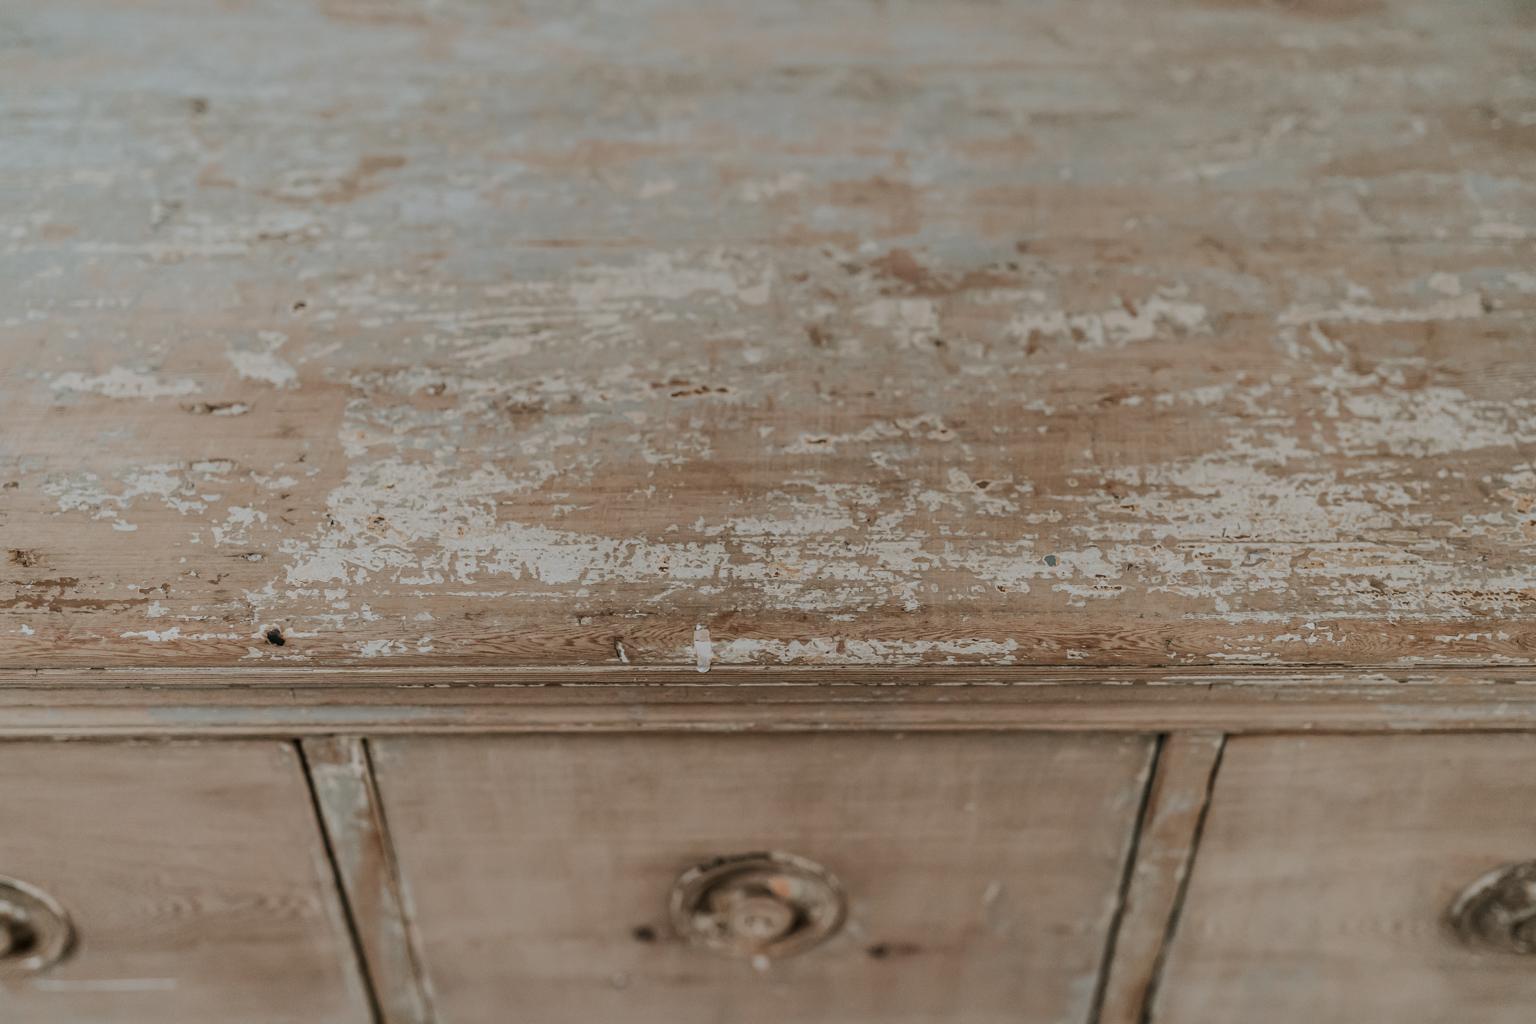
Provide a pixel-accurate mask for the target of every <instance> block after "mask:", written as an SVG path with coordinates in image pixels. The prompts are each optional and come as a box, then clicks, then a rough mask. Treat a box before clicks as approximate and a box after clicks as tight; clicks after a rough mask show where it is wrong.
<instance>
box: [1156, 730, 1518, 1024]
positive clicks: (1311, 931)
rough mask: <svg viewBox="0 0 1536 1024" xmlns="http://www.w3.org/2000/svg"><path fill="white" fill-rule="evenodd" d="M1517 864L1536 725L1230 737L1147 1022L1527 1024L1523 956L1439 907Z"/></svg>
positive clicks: (1445, 906) (1443, 906) (1214, 1023)
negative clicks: (1452, 922)
mask: <svg viewBox="0 0 1536 1024" xmlns="http://www.w3.org/2000/svg"><path fill="white" fill-rule="evenodd" d="M1531 858H1536V737H1533V736H1528V735H1507V734H1506V735H1481V736H1470V735H1462V736H1386V737H1366V736H1354V737H1330V738H1296V737H1269V738H1249V739H1237V740H1233V741H1231V742H1230V743H1229V745H1228V749H1227V752H1226V754H1225V756H1224V758H1223V762H1222V765H1221V769H1220V772H1219V774H1218V775H1217V780H1216V785H1215V789H1214V792H1213V794H1212V801H1211V806H1210V810H1209V813H1208V817H1207V822H1206V828H1205V833H1204V838H1203V840H1202V842H1201V845H1200V848H1199V851H1198V854H1197V857H1196V860H1195V864H1194V869H1193V874H1192V876H1191V879H1190V889H1189V893H1188V897H1187V899H1186V901H1185V905H1184V908H1183V911H1182V914H1181V915H1180V918H1179V924H1178V927H1177V930H1176V932H1175V935H1174V938H1173V945H1172V948H1171V951H1170V957H1169V961H1168V967H1167V970H1166V972H1165V975H1164V977H1163V979H1162V984H1161V987H1160V996H1159V998H1158V999H1157V1001H1156V1004H1155V1013H1154V1020H1155V1021H1159V1022H1165V1024H1207V1022H1210V1024H1217V1022H1227V1021H1244V1022H1246V1024H1261V1022H1275V1024H1281V1022H1284V1024H1293V1022H1295V1021H1307V1022H1308V1024H1333V1022H1337V1024H1360V1022H1362V1021H1392V1022H1393V1024H1420V1022H1421V1024H1445V1022H1449V1021H1476V1022H1478V1024H1506V1022H1507V1024H1516V1022H1521V1024H1524V1022H1528V1021H1530V1020H1531V1018H1532V1012H1533V1011H1532V1007H1533V1006H1536V960H1533V958H1532V957H1530V956H1520V955H1515V954H1513V953H1509V952H1499V951H1497V950H1494V949H1488V948H1478V947H1476V946H1474V945H1471V944H1469V943H1467V942H1466V941H1464V940H1462V939H1460V938H1459V937H1458V936H1457V934H1456V932H1455V931H1454V930H1453V929H1452V928H1451V927H1450V926H1449V925H1448V923H1447V909H1448V907H1449V906H1450V905H1451V904H1452V902H1453V901H1454V900H1455V899H1456V897H1457V895H1458V893H1459V892H1460V891H1461V890H1462V889H1463V888H1464V887H1465V886H1467V885H1468V884H1469V883H1471V882H1473V881H1474V880H1476V879H1478V878H1479V877H1480V876H1483V875H1484V874H1485V873H1486V872H1489V871H1490V870H1493V869H1496V868H1499V867H1500V866H1502V865H1506V864H1510V863H1513V862H1520V861H1524V860H1528V859H1531Z"/></svg>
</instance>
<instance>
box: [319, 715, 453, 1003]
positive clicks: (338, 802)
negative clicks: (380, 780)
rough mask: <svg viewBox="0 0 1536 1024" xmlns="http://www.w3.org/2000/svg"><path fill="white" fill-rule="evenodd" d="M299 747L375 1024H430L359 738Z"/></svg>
mask: <svg viewBox="0 0 1536 1024" xmlns="http://www.w3.org/2000/svg"><path fill="white" fill-rule="evenodd" d="M301 747H302V749H303V751H304V764H305V768H306V769H307V771H308V772H309V778H310V784H311V786H312V787H313V789H314V793H315V805H316V808H317V809H318V810H319V812H320V820H321V823H322V824H323V826H324V828H325V831H326V836H327V841H328V842H329V844H330V850H331V856H332V859H333V860H334V861H335V863H336V870H337V872H338V874H339V875H340V880H341V884H342V886H343V889H344V892H345V896H346V901H347V910H348V914H349V916H350V918H351V922H352V926H353V929H354V931H355V933H356V935H357V938H358V942H359V944H360V945H361V947H362V948H361V953H362V955H363V957H364V958H365V964H366V967H367V975H368V980H369V982H370V983H371V985H372V990H373V993H374V998H375V1001H376V1005H377V1007H378V1013H379V1024H430V1022H431V1021H432V1020H433V1017H432V1013H431V1008H430V1000H429V998H428V995H427V993H426V991H425V990H424V988H423V986H422V983H421V978H420V973H419V971H418V969H417V966H416V954H415V951H414V950H413V949H412V946H411V937H410V934H409V925H408V923H407V921H406V919H405V913H404V911H403V909H402V908H401V905H400V880H399V876H398V874H397V872H396V868H395V861H394V851H393V849H392V848H391V847H390V844H389V831H388V828H387V827H386V826H385V823H384V820H383V817H382V813H381V811H380V808H379V800H378V791H377V789H376V788H375V786H374V781H373V770H372V768H371V766H370V765H369V761H368V748H367V746H366V744H365V743H364V742H363V740H361V739H359V738H357V737H347V736H315V737H311V738H309V739H306V740H304V741H303V742H302V744H301Z"/></svg>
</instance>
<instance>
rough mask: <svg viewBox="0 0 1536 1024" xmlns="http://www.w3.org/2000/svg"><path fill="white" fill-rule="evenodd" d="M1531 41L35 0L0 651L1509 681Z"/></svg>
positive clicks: (17, 215)
mask: <svg viewBox="0 0 1536 1024" xmlns="http://www.w3.org/2000/svg"><path fill="white" fill-rule="evenodd" d="M1533 31H1536V9H1533V8H1532V7H1531V6H1530V4H1528V3H1523V2H1518V0H1489V2H1487V3H1478V4H1448V3H1442V2H1438V0H1380V2H1378V0H1339V2H1336V3H1330V2H1318V0H1297V2H1287V3H1266V2H1257V0H1255V2H1243V0H1213V2H1208V3H1196V2H1187V3H1175V2H1172V0H1160V2H1155V3H1140V2H1131V0H1121V2H1088V3H1075V2H1073V3H1067V2H1042V3H1035V4H1004V5H999V4H991V3H956V4H943V5H934V4H916V3H899V2H893V3H878V4H877V3H868V4H865V3H815V4H811V3H806V4H798V3H788V2H775V3H766V4H765V3H747V2H726V3H720V2H709V3H703V2H699V3H689V2H685V0H656V2H648V3H612V4H607V3H586V2H582V3H558V4H556V3H531V4H521V5H497V4H477V3H469V2H466V0H445V2H443V3H436V4H426V3H414V2H407V0H326V2H299V0H262V2H248V3H238V4H225V5H208V4H201V3H193V2H191V0H145V2H142V3H135V4H121V3H109V2H105V0H101V2H92V0H68V2H63V3H52V4H29V5H24V4H12V5H9V6H7V7H5V8H4V9H3V10H0V135H3V138H4V140H5V144H4V146H3V147H0V534H3V545H0V546H3V548H4V549H5V553H4V559H3V564H0V637H3V639H4V644H3V646H0V666H8V667H28V666H61V667H67V666H77V667H86V666H100V665H108V666H121V667H136V666H137V667H148V666H171V665H183V666H228V665H252V666H269V667H288V666H305V665H326V666H334V665H343V664H349V663H358V664H364V663H367V664H390V665H399V666H413V665H434V664H435V665H474V664H491V663H495V664H503V665H531V666H539V665H543V666H553V665H600V664H605V663H606V664H611V665H615V666H622V665H625V664H628V665H667V666H681V667H690V666H698V667H706V666H710V665H713V666H721V665H739V664H740V665H746V664H754V665H765V664H766V665H822V666H825V665H845V664H867V665H880V666H902V665H916V664H950V663H953V664H962V665H981V664H985V665H1030V664H1052V665H1066V664H1087V665H1094V664H1097V665H1180V664H1212V663H1217V664H1220V663H1291V664H1303V663H1306V664H1356V665H1359V664H1430V663H1432V664H1440V665H1458V664H1519V665H1529V664H1532V663H1533V662H1536V570H1533V557H1536V463H1533V456H1532V454H1531V445H1532V443H1533V442H1536V350H1533V346H1532V332H1533V327H1536V276H1533V267H1536V181H1533V179H1532V175H1531V173H1530V172H1531V168H1532V166H1533V164H1536V74H1533V71H1532V64H1531V57H1530V46H1529V43H1530V40H1531V38H1532V33H1533ZM268 637H271V639H270V640H269V639H268ZM279 641H280V643H279Z"/></svg>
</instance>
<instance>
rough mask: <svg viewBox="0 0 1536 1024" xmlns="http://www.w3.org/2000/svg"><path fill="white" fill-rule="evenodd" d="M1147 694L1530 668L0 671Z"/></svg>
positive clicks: (364, 684) (158, 678)
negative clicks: (1119, 689) (1124, 689)
mask: <svg viewBox="0 0 1536 1024" xmlns="http://www.w3.org/2000/svg"><path fill="white" fill-rule="evenodd" d="M1085 683H1087V684H1094V685H1100V686H1133V685H1137V684H1146V685H1218V684H1224V683H1228V684H1233V685H1292V684H1297V683H1309V684H1316V685H1322V684H1336V685H1338V686H1341V687H1344V686H1350V685H1359V684H1366V685H1393V686H1418V685H1467V684H1484V683H1487V684H1496V683H1536V665H1503V664H1475V665H1473V664H1469V665H1403V664H1396V665H1231V666H1222V665H1215V666H1211V665H1201V666H1114V667H1111V666H1072V665H1065V666H1034V665H1028V666H1025V665H1019V666H1002V667H971V666H962V665H945V666H934V665H913V666H907V667H899V666H898V667H878V668H876V667H852V666H835V665H829V666H812V665H805V666H745V665H741V666H720V667H717V668H715V669H713V670H712V671H710V672H707V673H701V672H698V671H696V670H685V669H677V668H647V667H642V666H624V667H611V666H569V667H561V668H524V667H512V666H505V667H485V666H478V667H466V666H432V667H414V668H412V667H388V668H372V667H353V666H334V667H325V668H308V667H289V668H278V667H267V666H263V667H249V668H246V667H224V668H168V667H165V668H28V669H0V691H3V690H7V689H19V688H47V689H60V688H68V687H84V688H89V689H104V688H110V687H125V688H148V687H167V688H168V687H189V688H208V687H213V686H227V687H241V688H260V687H270V688H279V689H288V688H304V687H314V688H321V689H335V688H342V687H359V688H379V687H413V686H414V687H475V686H506V687H549V686H560V687H570V688H576V687H623V688H631V689H635V688H644V687H677V688H682V689H686V690H698V689H721V688H725V687H743V688H745V687H764V686H766V687H790V686H799V687H811V688H825V687H829V686H863V687H881V688H889V687H893V686H902V687H914V686H937V687H943V686H999V687H1016V686H1078V685H1081V684H1085Z"/></svg>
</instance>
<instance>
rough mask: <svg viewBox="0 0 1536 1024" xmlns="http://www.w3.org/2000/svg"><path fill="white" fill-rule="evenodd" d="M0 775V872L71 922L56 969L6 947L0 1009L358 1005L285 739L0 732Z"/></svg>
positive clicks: (126, 1012)
mask: <svg viewBox="0 0 1536 1024" xmlns="http://www.w3.org/2000/svg"><path fill="white" fill-rule="evenodd" d="M0 779H4V785H3V786H0V875H4V876H6V877H7V878H10V879H15V880H18V881H20V882H22V883H25V884H26V885H27V886H32V887H36V888H37V889H39V890H41V891H42V892H44V893H46V894H48V895H49V896H51V897H52V898H53V899H54V900H55V901H56V902H57V904H58V905H59V906H60V907H61V908H62V909H63V910H64V912H65V913H66V914H67V915H68V916H69V917H70V918H71V919H72V920H73V924H74V932H75V940H74V943H73V950H72V952H71V953H70V954H69V955H68V956H66V958H65V959H63V960H62V961H61V962H59V963H57V964H56V965H54V966H52V967H51V968H47V969H44V970H38V971H34V970H18V969H17V965H16V961H17V960H18V959H19V957H18V956H16V955H14V954H15V953H17V952H19V951H20V950H19V948H18V949H13V956H11V957H9V958H6V959H4V960H0V972H3V973H0V1019H4V1020H6V1021H16V1022H17V1024H20V1022H23V1021H25V1022H26V1024H48V1022H60V1024H63V1022H69V1024H81V1022H87V1021H88V1022H90V1024H119V1022H130V1021H131V1022H139V1021H142V1022H145V1024H149V1022H153V1024H171V1022H181V1021H186V1022H197V1024H207V1022H210V1021H219V1022H221V1024H227V1022H246V1021H249V1022H252V1024H256V1022H260V1024H280V1022H287V1021H292V1022H295V1024H299V1022H303V1024H315V1022H338V1024H339V1022H359V1024H361V1022H364V1021H367V1020H369V1012H368V1001H367V995H366V992H365V990H364V988H363V985H362V983H361V981H360V977H359V974H358V971H357V966H356V961H355V958H354V956H353V954H352V950H351V945H350V941H349V938H348V934H347V928H346V925H345V919H344V917H343V914H342V911H341V906H340V903H339V901H338V898H337V895H336V892H335V886H334V880H333V877H332V874H331V871H330V868H329V864H328V861H327V859H326V855H325V850H324V846H323V844H322V843H321V841H320V837H319V832H318V829H317V828H316V824H315V818H314V814H313V810H312V807H311V803H310V798H309V793H308V788H307V786H306V784H305V781H304V775H303V771H302V766H301V765H300V763H299V758H298V755H297V752H296V751H295V750H294V748H293V747H292V746H291V745H289V744H285V743H278V742H249V743H248V742H226V743H210V744H171V745H162V744H155V745H150V744H143V745H135V744H122V743H106V744H95V743H92V744H71V745H64V744H42V743H12V744H0ZM0 898H3V897H0ZM34 909H35V908H34ZM13 923H14V918H13ZM35 923H36V918H32V919H30V920H29V922H28V923H27V924H26V927H27V928H32V926H33V924H35ZM43 927H44V928H45V930H46V929H47V928H49V927H51V926H50V925H48V924H46V923H44V925H43ZM8 930H11V929H8ZM35 938H36V937H35V936H34V937H33V939H32V940H26V941H35Z"/></svg>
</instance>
